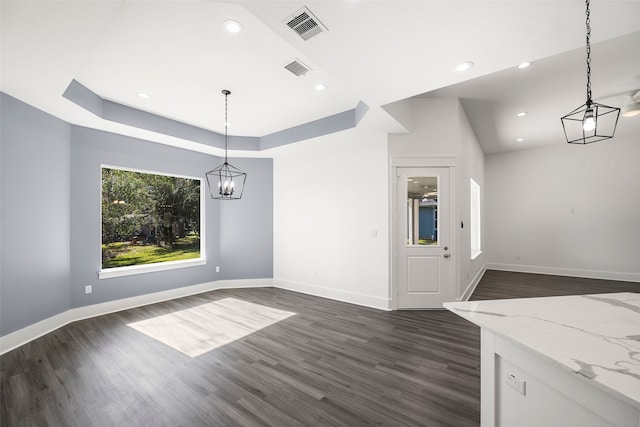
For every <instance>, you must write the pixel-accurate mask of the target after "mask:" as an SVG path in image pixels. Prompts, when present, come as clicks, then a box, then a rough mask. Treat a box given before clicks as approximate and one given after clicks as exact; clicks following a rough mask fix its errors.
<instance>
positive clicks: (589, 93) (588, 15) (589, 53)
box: [586, 0, 591, 105]
mask: <svg viewBox="0 0 640 427" xmlns="http://www.w3.org/2000/svg"><path fill="white" fill-rule="evenodd" d="M586 1H587V22H586V24H587V104H588V105H591V11H590V10H589V0H586Z"/></svg>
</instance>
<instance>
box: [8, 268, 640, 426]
mask: <svg viewBox="0 0 640 427" xmlns="http://www.w3.org/2000/svg"><path fill="white" fill-rule="evenodd" d="M621 291H635V292H640V284H637V283H624V282H612V281H603V280H598V281H593V280H589V279H570V278H562V277H556V276H541V275H533V274H520V273H507V272H498V271H487V273H486V274H485V276H484V278H483V279H482V281H481V282H480V284H479V285H478V288H477V290H476V292H475V293H474V295H473V299H487V298H507V297H532V296H546V295H563V294H576V293H601V292H621ZM228 297H233V298H237V299H241V300H244V301H249V302H253V303H257V304H262V305H266V306H269V307H273V308H277V309H280V310H286V311H293V312H296V313H298V314H296V315H294V316H291V317H289V318H287V319H286V320H283V321H281V322H279V323H276V324H274V325H272V326H269V327H267V328H265V329H262V330H260V331H258V332H255V333H253V334H251V335H249V336H247V337H245V338H242V339H240V340H237V341H235V342H233V343H231V344H227V345H225V346H224V347H221V348H218V349H216V350H212V351H210V352H208V353H205V354H203V355H201V356H198V357H195V358H191V357H188V356H186V355H184V354H182V353H180V352H178V351H176V350H173V349H172V348H170V347H168V346H166V345H164V344H162V343H160V342H158V341H156V340H154V339H152V338H149V337H147V336H146V335H144V334H142V333H140V332H138V331H136V330H134V329H132V328H130V327H128V326H127V323H131V322H135V321H139V320H143V319H148V318H152V317H154V316H158V315H163V314H168V313H172V312H175V311H176V310H183V309H187V308H191V307H195V306H198V305H200V304H204V303H208V302H211V301H216V300H219V299H222V298H228ZM479 347H480V344H479V330H478V328H477V327H475V326H473V325H472V324H470V323H468V322H466V321H464V320H462V319H461V318H459V317H457V316H455V315H453V314H451V313H449V312H447V311H401V312H382V311H378V310H374V309H369V308H365V307H359V306H354V305H350V304H345V303H340V302H336V301H331V300H326V299H322V298H316V297H312V296H307V295H302V294H297V293H294V292H289V291H284V290H279V289H273V288H261V289H244V290H233V291H231V290H229V291H215V292H209V293H206V294H201V295H197V296H192V297H188V298H182V299H178V300H174V301H169V302H164V303H159V304H153V305H150V306H146V307H140V308H136V309H132V310H126V311H122V312H119V313H114V314H110V315H106V316H101V317H97V318H93V319H88V320H83V321H79V322H75V323H73V324H70V325H68V326H66V327H63V328H61V329H58V330H57V331H55V332H53V333H51V334H48V335H46V336H44V337H41V338H39V339H37V340H35V341H32V342H30V343H28V344H26V345H24V346H22V347H20V348H18V349H16V350H13V351H11V352H9V353H7V354H5V355H3V356H2V357H1V358H0V375H1V381H0V383H1V390H0V425H2V426H6V427H8V426H21V427H22V426H47V425H50V426H265V425H269V426H369V425H389V426H401V425H411V426H456V427H462V426H478V425H479V419H480V414H479V399H480V392H479V388H480V380H479V362H480V360H479Z"/></svg>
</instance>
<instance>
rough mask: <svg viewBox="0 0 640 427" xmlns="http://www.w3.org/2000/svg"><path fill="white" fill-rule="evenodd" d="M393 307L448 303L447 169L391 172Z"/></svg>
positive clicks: (449, 288)
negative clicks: (393, 187)
mask: <svg viewBox="0 0 640 427" xmlns="http://www.w3.org/2000/svg"><path fill="white" fill-rule="evenodd" d="M396 172H397V173H396V175H397V176H398V184H397V189H396V209H397V224H396V231H397V232H396V236H397V237H396V240H397V241H396V244H397V254H398V258H397V262H396V273H397V302H398V308H399V309H402V308H405V309H409V308H442V303H444V302H447V301H450V300H451V270H452V265H453V264H452V262H451V239H450V236H449V235H450V227H449V225H450V218H449V209H450V197H449V190H450V187H449V168H448V167H433V168H426V167H420V168H406V167H398V168H396Z"/></svg>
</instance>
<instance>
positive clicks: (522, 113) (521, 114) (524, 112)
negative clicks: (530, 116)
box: [518, 111, 527, 117]
mask: <svg viewBox="0 0 640 427" xmlns="http://www.w3.org/2000/svg"><path fill="white" fill-rule="evenodd" d="M526 115H527V112H526V111H522V112H520V113H518V117H524V116H526Z"/></svg>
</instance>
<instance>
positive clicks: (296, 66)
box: [284, 59, 311, 77]
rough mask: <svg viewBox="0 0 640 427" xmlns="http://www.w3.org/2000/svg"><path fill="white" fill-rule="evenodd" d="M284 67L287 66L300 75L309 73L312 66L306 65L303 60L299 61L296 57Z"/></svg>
mask: <svg viewBox="0 0 640 427" xmlns="http://www.w3.org/2000/svg"><path fill="white" fill-rule="evenodd" d="M284 68H286V69H287V70H289V71H291V72H292V73H293V74H295V75H296V76H298V77H300V76H304V75H305V74H307V72H308V71H310V70H311V68H309V67H307V66H306V65H304V64H303V63H302V62H300V61H298V60H297V59H295V60H293V62H291V63H289V64H287V65H285V66H284Z"/></svg>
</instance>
